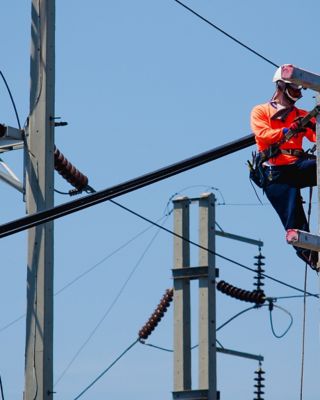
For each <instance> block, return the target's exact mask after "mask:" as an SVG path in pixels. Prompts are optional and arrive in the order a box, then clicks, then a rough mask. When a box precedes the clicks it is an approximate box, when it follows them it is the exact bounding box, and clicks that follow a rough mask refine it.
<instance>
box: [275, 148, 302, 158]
mask: <svg viewBox="0 0 320 400" xmlns="http://www.w3.org/2000/svg"><path fill="white" fill-rule="evenodd" d="M280 153H281V154H287V155H290V156H295V157H305V155H306V153H305V151H303V150H300V149H280Z"/></svg>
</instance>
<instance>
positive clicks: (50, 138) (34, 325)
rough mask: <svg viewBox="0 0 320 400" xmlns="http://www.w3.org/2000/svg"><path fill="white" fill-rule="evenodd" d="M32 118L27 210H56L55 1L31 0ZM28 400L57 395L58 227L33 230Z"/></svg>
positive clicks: (30, 236)
mask: <svg viewBox="0 0 320 400" xmlns="http://www.w3.org/2000/svg"><path fill="white" fill-rule="evenodd" d="M31 19H32V21H31V22H32V27H31V62H30V75H31V88H30V90H31V91H30V115H29V125H28V128H27V131H26V141H27V143H26V148H25V162H26V206H27V213H28V214H33V213H35V212H38V211H42V210H45V209H48V208H52V207H53V205H54V196H53V194H54V153H53V151H54V87H55V1H54V0H32V14H31ZM27 285H28V286H27V319H26V349H25V391H24V399H25V400H44V399H51V398H52V394H53V222H49V223H46V224H43V225H39V226H37V227H35V228H32V229H29V233H28V275H27Z"/></svg>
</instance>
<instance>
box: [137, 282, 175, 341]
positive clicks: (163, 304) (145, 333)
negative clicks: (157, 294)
mask: <svg viewBox="0 0 320 400" xmlns="http://www.w3.org/2000/svg"><path fill="white" fill-rule="evenodd" d="M172 299H173V289H167V290H166V293H165V294H164V295H163V297H162V299H161V301H160V303H159V304H158V306H157V308H156V309H155V311H154V312H153V314H152V315H151V317H150V318H149V319H148V321H147V323H146V324H145V325H144V326H143V327H142V328H141V329H140V331H139V334H138V335H139V338H140V339H144V340H145V339H147V338H148V337H149V336H150V335H151V332H152V331H154V329H155V327H156V326H157V325H158V324H159V322H160V321H161V319H162V317H163V316H164V313H165V312H166V311H167V308H168V307H169V306H170V302H171V301H172Z"/></svg>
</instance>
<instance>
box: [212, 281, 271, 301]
mask: <svg viewBox="0 0 320 400" xmlns="http://www.w3.org/2000/svg"><path fill="white" fill-rule="evenodd" d="M217 290H219V291H220V292H222V293H224V294H226V295H228V296H230V297H233V298H235V299H238V300H242V301H247V302H249V303H255V304H263V303H264V301H265V295H264V292H263V291H261V290H253V291H249V290H244V289H240V288H237V287H235V286H232V285H230V284H229V283H227V282H225V281H220V282H218V283H217Z"/></svg>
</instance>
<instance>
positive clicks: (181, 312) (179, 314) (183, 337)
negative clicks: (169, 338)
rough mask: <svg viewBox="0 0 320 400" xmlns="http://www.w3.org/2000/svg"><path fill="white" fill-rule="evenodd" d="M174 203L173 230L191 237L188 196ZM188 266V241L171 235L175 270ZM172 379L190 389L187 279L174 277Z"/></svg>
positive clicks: (179, 386)
mask: <svg viewBox="0 0 320 400" xmlns="http://www.w3.org/2000/svg"><path fill="white" fill-rule="evenodd" d="M173 205H174V232H175V233H176V234H178V235H180V236H182V237H184V238H186V239H189V237H190V233H189V231H190V228H189V220H190V217H189V208H190V207H189V206H190V200H189V199H188V198H187V197H184V198H177V199H175V200H174V201H173ZM188 267H190V243H188V241H187V240H182V239H180V238H178V237H177V236H175V237H174V266H173V268H174V270H177V269H179V270H180V271H181V272H182V273H183V271H182V270H183V269H185V268H188ZM173 304H174V382H173V388H174V391H175V392H182V391H186V390H191V309H190V280H189V279H175V280H174V302H173Z"/></svg>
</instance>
